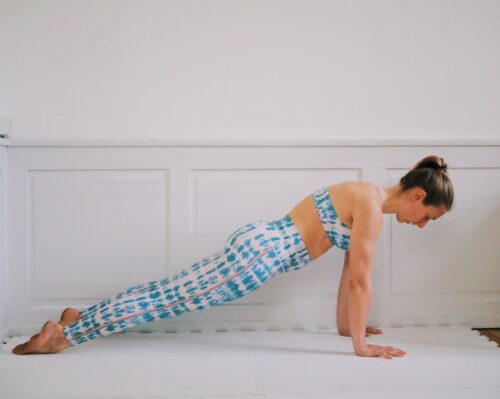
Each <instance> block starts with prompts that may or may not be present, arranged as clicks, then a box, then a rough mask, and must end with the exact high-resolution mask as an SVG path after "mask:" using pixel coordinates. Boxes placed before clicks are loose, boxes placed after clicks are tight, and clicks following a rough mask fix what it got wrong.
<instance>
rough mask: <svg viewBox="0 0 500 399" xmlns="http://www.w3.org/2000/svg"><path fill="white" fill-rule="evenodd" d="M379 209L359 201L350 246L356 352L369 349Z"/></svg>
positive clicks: (351, 323)
mask: <svg viewBox="0 0 500 399" xmlns="http://www.w3.org/2000/svg"><path fill="white" fill-rule="evenodd" d="M382 220H383V214H382V212H381V209H380V207H377V205H376V204H375V203H374V202H373V201H372V200H371V199H370V198H364V199H361V200H359V201H357V202H356V203H355V205H354V208H353V225H352V232H351V239H350V245H349V252H350V254H349V258H350V259H349V300H348V302H347V308H348V312H347V313H348V317H349V329H350V332H351V337H352V342H353V346H354V350H355V352H356V353H358V351H361V350H362V349H363V348H364V347H366V341H365V335H366V321H367V318H368V311H369V309H370V304H371V295H372V286H371V271H372V261H373V252H374V248H375V243H376V241H377V239H378V235H379V233H380V230H381V227H382Z"/></svg>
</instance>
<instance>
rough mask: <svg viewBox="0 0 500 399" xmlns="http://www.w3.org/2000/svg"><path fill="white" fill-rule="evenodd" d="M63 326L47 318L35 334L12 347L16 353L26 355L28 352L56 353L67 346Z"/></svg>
mask: <svg viewBox="0 0 500 399" xmlns="http://www.w3.org/2000/svg"><path fill="white" fill-rule="evenodd" d="M63 329H64V327H63V326H61V325H60V324H58V323H56V322H55V321H52V320H49V321H48V322H47V323H45V324H44V325H43V327H42V331H40V332H39V333H38V334H35V335H33V336H32V337H31V339H30V340H29V341H27V342H25V343H24V344H19V345H17V346H16V347H15V348H14V349H12V353H15V354H16V355H27V354H30V353H57V352H60V351H62V350H64V349H66V348H67V347H69V343H68V341H67V340H66V338H65V337H64V333H63Z"/></svg>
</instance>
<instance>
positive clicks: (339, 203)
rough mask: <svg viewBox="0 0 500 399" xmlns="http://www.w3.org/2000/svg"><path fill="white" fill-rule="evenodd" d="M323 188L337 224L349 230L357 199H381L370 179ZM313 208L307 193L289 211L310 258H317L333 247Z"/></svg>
mask: <svg viewBox="0 0 500 399" xmlns="http://www.w3.org/2000/svg"><path fill="white" fill-rule="evenodd" d="M325 189H326V190H327V191H326V192H325V195H326V194H328V195H329V200H331V203H332V205H333V208H334V211H335V213H336V215H337V217H338V219H339V222H340V224H341V225H343V226H344V227H346V228H348V229H350V228H351V227H352V224H353V208H354V204H355V203H356V201H359V200H360V199H361V198H367V197H368V198H370V199H371V198H373V200H374V201H380V202H381V198H380V194H379V190H378V187H377V186H375V185H374V184H372V183H369V182H345V183H340V184H333V185H330V186H327V187H325ZM318 193H320V191H318ZM317 195H318V194H317ZM316 207H317V204H315V199H314V196H313V194H310V195H308V196H307V197H305V198H304V199H303V200H302V201H300V202H299V203H298V204H297V205H296V206H295V207H294V208H293V209H292V210H291V211H290V212H289V215H290V218H291V219H292V220H293V222H294V224H295V226H296V227H297V230H298V231H299V233H300V235H301V237H302V239H303V241H304V243H305V246H306V248H307V250H308V251H309V254H310V256H311V258H312V259H317V258H319V257H320V256H321V255H323V254H324V253H325V252H326V251H328V250H329V249H330V248H331V247H332V246H333V244H332V240H331V239H330V237H328V234H327V231H326V230H325V228H324V226H323V224H322V222H321V218H320V215H319V214H318V210H317V209H316ZM381 212H382V210H381Z"/></svg>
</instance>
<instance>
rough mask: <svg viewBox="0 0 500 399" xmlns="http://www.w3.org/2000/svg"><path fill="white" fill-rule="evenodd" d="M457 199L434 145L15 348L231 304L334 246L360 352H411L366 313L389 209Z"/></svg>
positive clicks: (344, 315) (46, 347)
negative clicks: (389, 183) (340, 255)
mask: <svg viewBox="0 0 500 399" xmlns="http://www.w3.org/2000/svg"><path fill="white" fill-rule="evenodd" d="M452 204H453V185H452V183H451V180H450V179H449V177H448V174H447V165H446V164H445V163H444V161H443V159H442V158H440V157H437V156H434V155H431V156H428V157H426V158H424V159H422V160H421V161H420V162H418V163H417V164H416V165H415V166H414V167H413V169H412V170H410V171H409V172H408V173H407V174H406V175H405V176H403V177H402V178H401V180H400V181H399V183H398V184H397V185H395V186H393V187H389V188H381V187H377V186H376V185H374V184H372V183H369V182H345V183H341V184H335V185H331V186H327V187H323V188H320V189H318V190H316V191H315V192H313V193H312V194H310V195H308V196H307V197H305V198H304V199H303V200H302V201H300V202H299V203H298V204H297V205H296V206H295V207H294V208H293V209H292V210H291V211H290V212H289V213H288V214H286V215H285V216H284V217H283V218H281V219H277V220H273V221H257V222H255V223H249V224H246V225H245V226H243V227H240V228H239V229H237V230H236V231H234V232H233V233H232V234H231V235H230V236H229V237H228V238H227V240H226V243H225V246H224V248H223V249H222V250H221V251H219V252H217V253H215V254H214V255H212V256H211V257H208V258H204V259H202V260H200V261H199V262H196V263H194V264H193V265H191V266H190V267H189V268H188V269H185V270H183V271H181V272H180V273H177V274H175V275H172V276H169V277H166V278H164V279H162V280H158V281H151V282H148V283H143V284H139V285H136V286H134V287H130V288H128V289H126V290H125V291H123V292H121V293H119V294H117V295H116V296H114V297H112V298H107V299H105V300H103V301H101V302H100V303H97V304H95V305H93V306H90V307H88V308H86V309H83V310H81V311H78V310H77V309H73V308H66V309H65V310H64V311H63V313H62V315H61V319H60V320H59V322H58V323H56V322H54V321H48V322H46V323H45V324H44V326H43V327H42V330H41V331H40V333H38V334H36V335H34V336H32V337H31V339H30V340H29V341H27V342H25V343H23V344H20V345H17V346H16V347H15V348H14V349H13V350H12V352H13V353H16V354H18V355H24V354H30V353H56V352H60V351H62V350H64V349H66V348H68V347H70V346H74V345H78V344H81V343H84V342H86V341H89V340H92V339H94V338H98V337H101V336H105V335H109V334H112V333H116V332H120V331H123V330H125V329H127V328H130V327H134V326H136V325H139V324H142V323H146V322H150V321H155V320H158V319H168V318H172V317H176V316H180V315H181V314H183V313H184V312H189V311H194V310H202V309H205V308H207V307H210V306H218V305H222V304H224V303H228V302H230V301H232V300H235V299H237V298H240V297H242V296H244V295H246V294H249V293H250V292H253V291H254V290H256V289H257V288H259V287H260V286H262V285H263V284H264V283H265V282H266V281H268V280H269V279H270V278H272V277H274V276H276V275H279V274H281V273H286V272H290V271H293V270H298V269H301V268H303V267H306V266H307V265H309V264H310V263H311V262H312V261H313V260H315V259H317V258H319V257H320V256H321V255H323V254H324V253H325V252H326V251H328V250H329V249H330V248H332V247H333V246H335V247H338V248H340V249H341V250H343V251H345V262H344V268H343V271H342V277H341V281H340V289H339V294H338V301H337V328H338V331H339V334H340V335H343V336H350V337H351V338H352V342H353V347H354V352H355V353H356V355H358V356H369V357H379V356H382V357H384V358H387V359H392V357H393V356H404V355H405V354H406V352H405V351H403V350H401V349H398V348H394V347H392V346H380V345H370V344H367V343H366V341H365V337H366V336H369V335H370V334H371V333H374V334H381V333H382V331H381V330H379V329H377V328H373V327H367V325H366V320H367V317H368V310H369V307H370V303H371V271H372V259H373V252H374V246H375V243H376V241H377V239H378V236H379V233H380V230H381V228H382V221H383V215H384V214H391V213H392V214H396V219H397V221H398V222H399V223H408V224H412V225H415V226H418V227H420V228H423V227H424V226H425V225H426V224H427V222H428V221H429V220H435V219H437V218H439V217H441V216H442V215H444V214H445V213H446V212H448V211H449V210H450V209H451V207H452Z"/></svg>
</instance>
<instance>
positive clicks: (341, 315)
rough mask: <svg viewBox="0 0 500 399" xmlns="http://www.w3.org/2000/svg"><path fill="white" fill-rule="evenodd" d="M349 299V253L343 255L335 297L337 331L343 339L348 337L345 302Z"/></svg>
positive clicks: (349, 334) (347, 318)
mask: <svg viewBox="0 0 500 399" xmlns="http://www.w3.org/2000/svg"><path fill="white" fill-rule="evenodd" d="M348 298H349V251H346V252H345V255H344V268H343V269H342V277H341V278H340V284H339V293H338V296H337V330H338V331H339V334H340V335H342V336H344V337H350V336H351V332H350V331H349V315H348V313H347V312H348V307H347V301H348Z"/></svg>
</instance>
